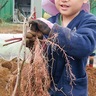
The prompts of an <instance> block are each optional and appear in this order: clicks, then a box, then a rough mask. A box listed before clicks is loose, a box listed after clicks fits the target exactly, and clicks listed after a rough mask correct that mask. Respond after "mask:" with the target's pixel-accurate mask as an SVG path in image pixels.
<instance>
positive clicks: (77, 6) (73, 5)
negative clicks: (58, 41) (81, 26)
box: [55, 0, 88, 16]
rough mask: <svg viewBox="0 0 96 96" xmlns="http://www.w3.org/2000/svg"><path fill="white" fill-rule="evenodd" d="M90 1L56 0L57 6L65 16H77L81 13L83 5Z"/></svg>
mask: <svg viewBox="0 0 96 96" xmlns="http://www.w3.org/2000/svg"><path fill="white" fill-rule="evenodd" d="M87 1H88V0H55V6H56V8H57V9H58V11H59V12H60V13H61V14H62V15H64V16H72V15H76V14H78V13H79V12H80V10H81V7H82V5H83V3H87Z"/></svg>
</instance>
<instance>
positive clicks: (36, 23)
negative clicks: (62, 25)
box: [29, 19, 51, 35]
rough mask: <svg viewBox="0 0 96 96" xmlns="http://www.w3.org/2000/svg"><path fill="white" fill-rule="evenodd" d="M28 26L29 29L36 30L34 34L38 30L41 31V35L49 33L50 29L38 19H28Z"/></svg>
mask: <svg viewBox="0 0 96 96" xmlns="http://www.w3.org/2000/svg"><path fill="white" fill-rule="evenodd" d="M29 27H30V30H32V31H34V32H36V34H37V33H38V32H41V33H42V34H43V35H49V33H50V30H51V29H50V27H49V26H48V25H47V24H46V23H45V22H43V21H41V20H38V19H37V20H32V21H29Z"/></svg>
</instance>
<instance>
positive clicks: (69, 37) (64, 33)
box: [51, 20, 96, 58]
mask: <svg viewBox="0 0 96 96" xmlns="http://www.w3.org/2000/svg"><path fill="white" fill-rule="evenodd" d="M51 31H52V32H53V33H57V34H58V36H57V41H58V42H57V43H58V44H59V46H60V47H62V48H64V50H65V51H66V53H67V54H68V55H69V56H73V57H77V58H82V57H85V56H89V55H90V54H91V53H92V52H93V50H94V48H95V46H96V20H95V21H94V22H89V21H88V22H86V24H84V25H82V26H81V27H80V28H78V30H70V29H69V28H64V27H61V26H59V25H58V24H54V26H53V28H52V30H51Z"/></svg>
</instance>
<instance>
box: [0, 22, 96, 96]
mask: <svg viewBox="0 0 96 96" xmlns="http://www.w3.org/2000/svg"><path fill="white" fill-rule="evenodd" d="M21 32H22V24H0V33H21ZM16 65H17V60H16V59H14V60H12V61H5V60H3V59H2V58H1V59H0V96H11V95H10V92H9V90H8V89H9V85H8V82H9V77H10V76H12V75H13V72H14V71H15V69H16ZM86 71H87V74H88V90H89V96H96V69H95V68H91V67H87V68H86Z"/></svg>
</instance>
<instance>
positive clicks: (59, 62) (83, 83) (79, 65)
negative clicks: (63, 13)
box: [48, 11, 96, 96]
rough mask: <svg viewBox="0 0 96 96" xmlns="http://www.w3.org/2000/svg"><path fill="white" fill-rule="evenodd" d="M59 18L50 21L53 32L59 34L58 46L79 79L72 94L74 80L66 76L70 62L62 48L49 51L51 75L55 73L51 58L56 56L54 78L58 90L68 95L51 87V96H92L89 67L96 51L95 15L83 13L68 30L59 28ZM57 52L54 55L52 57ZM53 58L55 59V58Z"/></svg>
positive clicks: (57, 16) (73, 21)
mask: <svg viewBox="0 0 96 96" xmlns="http://www.w3.org/2000/svg"><path fill="white" fill-rule="evenodd" d="M59 16H60V14H57V15H56V16H53V17H51V18H49V19H48V20H49V21H51V22H52V23H54V26H53V28H52V30H51V31H52V32H53V33H58V36H57V41H58V42H57V43H58V44H59V46H60V47H62V48H63V49H64V50H65V51H66V54H67V55H68V56H70V57H72V58H74V59H72V58H70V57H68V59H69V61H70V65H71V67H72V72H73V74H74V75H75V77H76V80H75V84H73V90H72V94H73V95H72V94H71V93H70V91H71V89H72V87H71V85H70V78H69V77H68V75H67V73H66V66H65V64H66V63H67V62H66V59H65V57H64V54H63V52H61V51H60V50H59V49H58V48H57V50H56V48H54V49H53V50H52V49H51V48H49V59H50V60H49V66H50V67H49V73H50V74H51V71H50V70H51V66H52V61H51V59H52V58H53V57H54V59H55V60H54V64H53V71H52V77H53V78H54V82H55V84H56V87H57V88H58V89H62V91H63V92H64V93H65V94H66V95H64V94H63V93H62V92H61V91H60V90H59V91H58V90H57V91H56V90H55V89H54V87H53V83H52V84H51V88H52V90H49V93H50V96H88V86H87V82H88V81H87V75H86V64H87V59H88V56H89V55H90V54H91V53H92V52H93V50H94V48H95V46H96V17H95V16H94V15H92V14H89V13H86V12H84V11H81V12H80V13H79V14H78V16H76V17H75V18H74V19H73V20H72V21H71V22H70V23H69V24H68V26H67V28H64V27H61V26H60V25H59V23H58V22H59V21H58V20H59V19H58V18H59ZM52 52H53V55H52ZM52 56H53V57H52Z"/></svg>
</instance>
